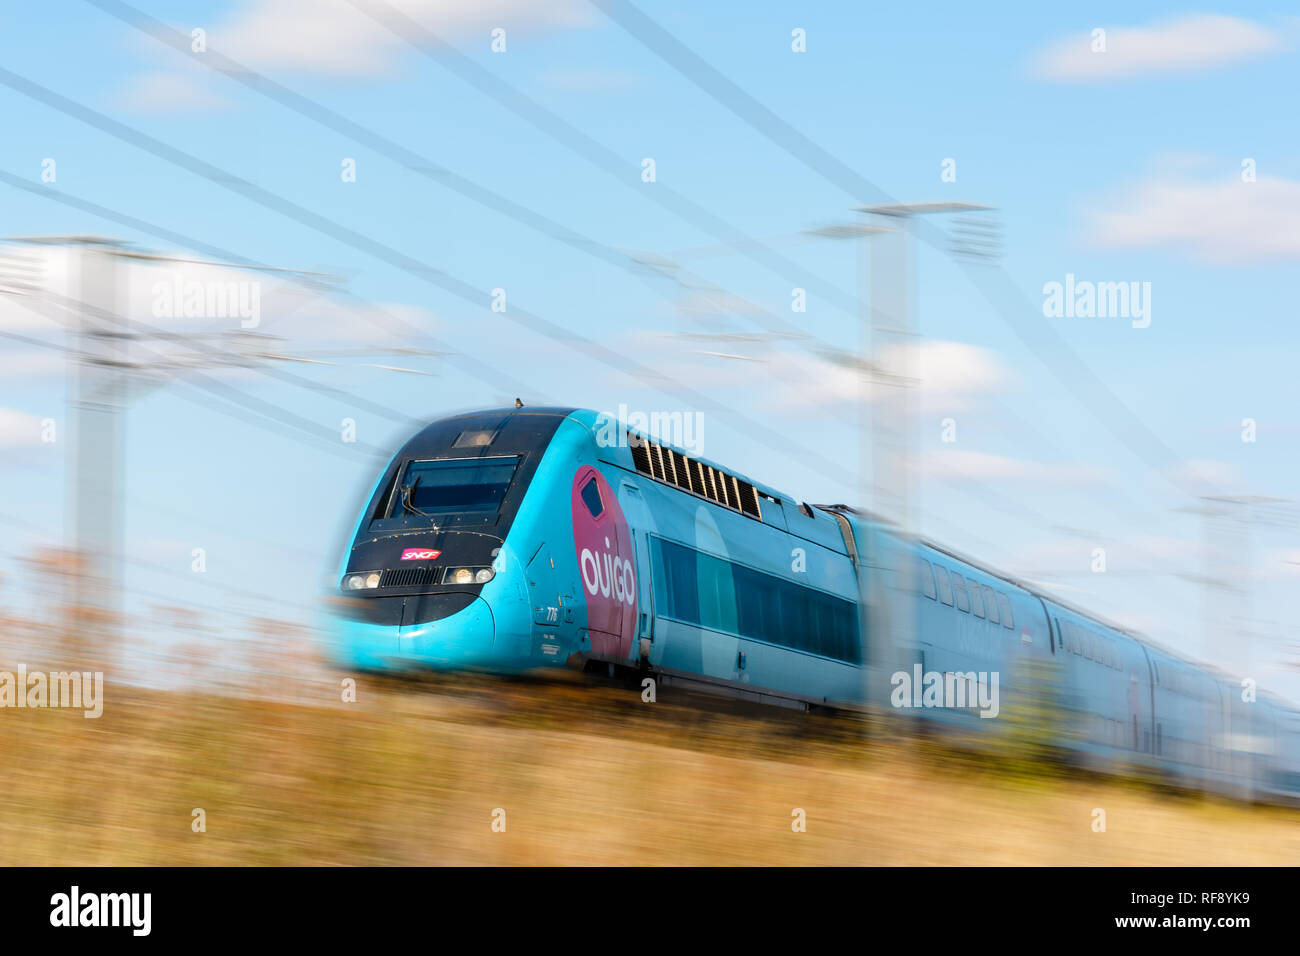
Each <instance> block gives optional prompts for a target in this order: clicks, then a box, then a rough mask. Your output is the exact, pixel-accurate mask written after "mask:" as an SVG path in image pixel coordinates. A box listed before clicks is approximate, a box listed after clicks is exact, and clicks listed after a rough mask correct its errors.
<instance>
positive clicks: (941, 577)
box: [934, 564, 952, 607]
mask: <svg viewBox="0 0 1300 956" xmlns="http://www.w3.org/2000/svg"><path fill="white" fill-rule="evenodd" d="M934 580H935V583H936V584H938V585H939V600H940V601H942V602H943V603H944V604H946V605H948V606H949V607H952V581H951V579H949V577H948V569H947V568H944V567H940V566H939V565H937V564H936V565H935V566H934Z"/></svg>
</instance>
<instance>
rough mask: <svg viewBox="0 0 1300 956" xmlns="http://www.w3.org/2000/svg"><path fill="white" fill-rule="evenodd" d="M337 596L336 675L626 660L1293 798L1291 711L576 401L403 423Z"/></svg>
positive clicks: (661, 673)
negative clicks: (1029, 736)
mask: <svg viewBox="0 0 1300 956" xmlns="http://www.w3.org/2000/svg"><path fill="white" fill-rule="evenodd" d="M338 587H339V592H338V594H337V595H336V600H335V602H334V603H335V605H336V606H337V608H338V610H337V612H336V613H335V614H334V615H332V617H331V624H330V627H331V630H332V634H333V637H334V646H335V651H336V658H337V659H338V660H339V661H340V662H341V663H343V664H345V665H346V666H349V667H357V668H362V669H372V670H392V669H405V668H408V667H413V666H419V667H434V668H447V669H466V668H483V669H490V670H494V671H505V672H518V671H525V670H531V669H534V668H538V667H547V666H579V667H584V668H588V669H591V668H600V669H608V671H609V672H610V673H615V672H627V671H633V670H634V671H641V672H645V673H646V674H648V675H652V676H654V677H655V679H656V680H657V681H659V682H660V683H661V684H662V683H676V684H685V685H692V686H694V687H697V688H703V689H706V690H709V691H712V692H716V693H722V694H731V695H736V696H742V697H747V698H751V699H754V700H759V701H764V702H770V703H776V704H783V705H789V706H796V707H804V708H828V709H835V708H860V707H863V706H867V705H876V706H879V707H889V708H896V709H898V710H899V711H901V712H905V713H907V714H908V715H909V716H910V717H913V718H916V719H919V720H923V721H926V722H927V723H928V724H929V725H931V726H934V727H936V728H940V729H943V730H945V731H951V732H954V733H958V734H963V735H974V736H977V737H983V738H993V737H995V736H996V735H997V734H998V733H1010V732H1012V730H1013V729H1016V730H1018V731H1019V732H1024V730H1025V728H1026V726H1028V727H1029V728H1030V730H1031V731H1033V732H1035V733H1036V734H1037V737H1036V739H1038V740H1042V739H1046V740H1048V741H1049V742H1050V743H1051V744H1052V745H1053V746H1055V747H1059V748H1060V749H1061V750H1063V751H1067V752H1069V753H1071V754H1073V755H1075V756H1076V757H1077V758H1079V759H1081V760H1083V761H1085V762H1087V763H1089V764H1093V765H1096V766H1099V767H1102V768H1106V769H1113V768H1142V769H1146V770H1148V771H1153V772H1156V773H1158V774H1160V775H1161V776H1164V777H1167V778H1169V779H1171V780H1173V781H1175V782H1177V783H1179V784H1182V785H1186V786H1191V787H1197V788H1204V789H1208V790H1214V791H1220V792H1225V793H1229V794H1234V795H1240V796H1248V797H1251V798H1256V799H1281V800H1296V799H1300V712H1297V710H1296V709H1295V708H1293V707H1291V706H1288V705H1286V704H1285V703H1284V702H1282V701H1280V700H1278V699H1276V698H1273V697H1270V696H1268V695H1266V694H1263V693H1256V692H1255V691H1254V690H1253V688H1252V687H1251V686H1250V685H1249V683H1248V682H1239V681H1236V680H1233V679H1232V678H1230V677H1228V676H1227V675H1224V674H1221V673H1218V672H1216V671H1214V670H1212V669H1210V668H1207V667H1205V666H1203V665H1200V664H1197V663H1195V662H1193V661H1190V660H1187V659H1185V658H1182V657H1180V656H1178V655H1176V654H1174V653H1172V652H1170V651H1168V650H1165V649H1163V648H1160V647H1158V646H1156V645H1154V644H1152V643H1151V642H1149V641H1147V640H1145V639H1142V638H1140V637H1138V636H1136V635H1134V634H1133V633H1131V632H1129V631H1126V630H1123V629H1121V628H1118V627H1115V626H1113V625H1110V624H1107V623H1105V622H1103V621H1101V620H1099V619H1098V618H1097V617H1095V616H1093V615H1090V614H1088V613H1086V612H1085V611H1083V610H1080V609H1078V608H1075V607H1072V606H1070V605H1067V604H1064V603H1062V602H1060V601H1058V600H1056V599H1054V598H1051V597H1048V596H1046V595H1044V594H1040V593H1037V592H1036V591H1034V590H1033V589H1032V588H1031V587H1029V586H1027V585H1025V584H1024V583H1022V582H1018V581H1016V580H1014V579H1012V578H1010V577H1008V576H1006V575H1003V574H999V573H997V572H994V571H991V570H989V569H988V568H986V567H983V566H981V565H979V564H977V563H976V562H974V561H972V560H969V559H967V558H964V557H961V556H959V555H957V554H955V553H953V552H951V551H948V550H945V549H943V548H941V547H939V546H938V545H935V544H932V543H930V542H925V541H916V540H915V539H913V538H910V537H908V536H904V535H901V534H899V533H898V531H897V529H895V528H893V527H891V526H890V525H889V524H887V523H885V522H882V521H881V520H879V519H877V518H874V517H872V516H870V515H867V514H864V513H862V512H859V511H857V510H855V509H853V508H849V507H847V506H844V505H826V506H814V505H809V504H807V503H803V502H799V501H797V500H795V499H793V498H791V497H789V496H788V495H785V494H783V493H781V492H779V491H777V490H776V489H774V488H770V487H768V486H766V485H763V484H761V483H759V482H757V481H754V480H752V479H749V478H746V477H744V476H741V475H739V474H737V473H735V472H734V471H730V470H728V469H725V468H721V467H719V466H718V465H716V464H714V463H712V462H709V461H706V460H704V459H702V458H699V457H690V456H688V455H686V454H684V453H683V452H681V451H680V450H678V449H675V448H672V447H669V446H667V445H664V444H661V443H659V442H656V441H653V440H651V439H650V438H649V437H647V435H646V434H643V433H641V432H636V431H631V430H629V429H628V428H626V427H625V426H623V425H622V424H621V423H620V422H618V421H617V420H615V419H613V418H612V417H609V416H605V415H600V414H597V413H596V412H593V411H588V410H581V409H562V408H511V409H502V410H496V411H483V412H474V413H470V414H462V415H455V416H452V417H448V418H445V419H443V420H440V421H436V422H433V423H432V424H430V425H428V426H427V427H425V428H424V429H423V430H421V431H420V432H419V433H418V434H417V435H415V436H414V437H412V438H411V439H410V440H409V441H408V442H407V443H406V444H405V445H404V446H403V447H402V448H401V449H400V450H399V451H398V453H397V454H396V455H395V456H394V457H393V459H392V461H391V462H390V463H389V465H388V467H387V468H386V469H385V471H384V473H383V474H382V475H381V476H380V478H379V480H378V482H377V483H376V485H375V487H374V490H373V492H372V494H371V496H370V499H369V501H368V502H367V504H366V506H365V510H364V512H363V513H362V514H361V516H360V520H359V521H358V523H357V526H356V529H355V532H354V534H353V535H352V538H351V542H350V545H349V547H348V549H347V552H346V554H345V555H344V558H343V562H342V566H341V567H340V569H339V574H338ZM990 718H1001V719H990Z"/></svg>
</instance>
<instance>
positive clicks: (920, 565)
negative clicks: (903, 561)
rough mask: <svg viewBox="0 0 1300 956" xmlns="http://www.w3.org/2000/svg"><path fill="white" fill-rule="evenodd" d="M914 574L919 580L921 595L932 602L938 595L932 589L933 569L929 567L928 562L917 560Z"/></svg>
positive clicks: (923, 559) (921, 559) (922, 559)
mask: <svg viewBox="0 0 1300 956" xmlns="http://www.w3.org/2000/svg"><path fill="white" fill-rule="evenodd" d="M916 574H917V577H919V578H920V579H921V593H922V594H924V595H925V596H926V597H928V598H929V599H930V600H931V601H933V600H934V599H935V598H936V597H937V596H938V594H937V592H936V591H935V589H934V569H933V568H931V567H930V562H929V561H927V560H925V558H918V559H917V562H916Z"/></svg>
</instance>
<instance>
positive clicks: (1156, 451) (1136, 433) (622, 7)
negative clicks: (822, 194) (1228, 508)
mask: <svg viewBox="0 0 1300 956" xmlns="http://www.w3.org/2000/svg"><path fill="white" fill-rule="evenodd" d="M350 2H352V3H353V4H354V5H356V4H357V0H350ZM590 2H591V3H592V5H593V6H595V7H597V8H598V9H600V10H601V11H602V12H603V13H604V14H605V15H606V16H607V17H609V18H610V20H612V21H613V22H614V23H616V24H618V26H620V27H622V28H623V30H624V31H626V32H627V33H628V34H629V35H630V36H632V37H633V38H634V39H636V40H638V41H639V42H640V43H642V44H643V45H644V46H645V47H646V48H647V49H649V50H650V51H651V52H652V53H654V54H655V55H656V56H658V57H659V58H660V59H661V60H663V61H664V62H665V63H667V64H668V65H669V66H671V67H672V68H673V69H675V70H676V71H677V72H678V73H680V74H681V75H682V76H683V77H685V78H686V79H687V80H689V81H690V82H691V83H693V84H694V85H695V86H697V87H698V88H699V89H700V90H702V91H703V92H704V93H706V94H707V95H708V96H710V97H711V98H712V99H713V100H715V101H716V102H717V103H719V104H720V105H722V106H723V107H725V108H726V109H727V110H728V111H729V112H731V113H732V114H733V115H735V116H736V117H738V118H739V119H740V120H742V121H743V122H744V123H745V124H746V125H748V126H750V127H751V128H752V129H754V130H755V131H756V132H758V133H760V134H762V135H763V136H764V137H765V138H767V139H768V140H769V141H770V142H772V143H773V144H774V145H776V146H777V147H779V148H781V149H783V150H784V151H785V152H787V153H789V154H790V155H791V156H793V157H794V158H795V159H797V160H798V161H799V162H800V163H802V164H803V165H804V166H806V167H807V168H808V169H810V170H811V171H813V172H814V173H816V174H817V175H818V176H820V177H821V178H822V179H824V180H825V181H826V182H828V183H830V184H831V185H834V186H836V187H838V188H840V189H843V190H844V191H845V192H847V193H848V194H849V195H851V196H853V197H854V198H856V199H857V200H858V201H860V202H861V201H870V202H874V203H877V204H880V203H895V202H896V200H895V199H894V198H893V197H891V196H889V195H888V194H887V193H886V192H885V191H884V190H882V189H881V188H880V187H878V186H876V185H875V184H874V183H872V182H870V181H869V180H867V179H866V178H865V177H864V176H862V175H861V174H859V173H857V172H856V171H854V170H853V169H852V168H851V167H849V166H848V165H847V164H845V163H843V162H842V161H840V160H839V159H837V158H836V157H835V156H834V155H832V154H831V153H830V152H828V151H827V150H825V149H823V148H822V147H821V146H819V145H817V144H816V143H815V142H813V140H811V139H810V138H809V137H807V136H805V135H804V134H803V133H801V132H799V130H797V129H796V128H795V127H794V126H792V125H791V124H790V123H788V122H786V121H785V120H784V119H782V118H781V117H780V116H778V115H777V114H776V113H774V112H773V111H772V110H770V109H768V108H767V107H766V106H764V105H763V104H762V103H760V102H759V101H758V100H757V99H755V98H754V97H753V96H752V95H750V94H749V93H747V92H746V91H745V90H744V89H742V88H741V87H740V86H739V85H737V84H736V83H735V82H733V81H732V80H730V79H728V78H727V77H726V76H725V75H724V74H723V73H722V72H720V71H719V70H718V69H716V68H715V67H713V66H712V65H711V64H709V63H708V62H707V61H706V60H704V58H702V57H701V56H700V55H699V54H697V53H695V52H694V51H693V50H691V49H690V48H688V47H687V46H686V45H685V44H684V43H682V42H681V41H680V40H678V39H677V38H676V37H675V36H673V35H672V34H671V33H669V32H668V31H667V30H665V29H664V28H663V27H661V26H660V25H659V24H658V23H656V22H655V21H654V20H652V19H651V18H650V17H648V16H646V15H645V14H644V13H642V12H641V11H640V10H639V9H637V8H636V7H635V6H633V5H632V4H631V3H628V2H626V0H590ZM916 235H917V236H918V237H919V238H921V239H923V240H925V242H926V243H928V244H929V245H931V246H933V247H935V248H937V249H942V248H945V247H946V245H947V237H945V235H944V234H943V232H942V231H941V230H939V229H937V228H936V227H934V226H932V225H930V224H929V223H926V222H924V221H923V220H922V221H919V222H918V223H917V227H916ZM963 268H964V269H965V271H966V273H967V276H968V277H969V278H970V279H971V281H972V283H973V284H974V285H975V287H976V288H977V289H978V290H979V291H980V293H981V294H982V295H983V296H984V297H985V299H987V300H988V302H989V304H990V305H992V306H993V307H994V310H995V311H996V312H997V314H998V315H999V316H1000V317H1001V318H1002V319H1003V320H1004V321H1005V322H1006V323H1007V324H1008V325H1010V326H1011V329H1012V331H1013V332H1014V333H1015V334H1016V336H1017V337H1018V338H1019V339H1020V340H1021V341H1022V342H1023V343H1024V344H1025V345H1026V346H1027V347H1028V348H1029V350H1030V351H1031V352H1032V353H1033V354H1034V355H1035V357H1036V358H1038V360H1039V361H1040V362H1042V363H1043V364H1044V365H1045V366H1046V367H1047V369H1048V371H1049V372H1050V373H1051V374H1052V375H1053V376H1054V377H1055V378H1056V379H1057V380H1058V381H1059V382H1060V383H1061V384H1062V385H1063V386H1064V387H1065V388H1066V390H1067V391H1068V392H1070V393H1071V394H1072V395H1073V396H1074V397H1075V399H1076V400H1077V401H1078V402H1079V403H1080V404H1082V405H1083V406H1084V408H1085V409H1087V410H1088V411H1089V412H1090V413H1092V414H1093V415H1094V416H1095V417H1096V418H1097V420H1098V421H1100V422H1101V424H1102V425H1103V426H1104V427H1105V428H1106V429H1107V430H1108V431H1109V432H1110V433H1111V435H1112V436H1113V437H1115V438H1116V439H1117V440H1118V441H1119V442H1120V443H1121V444H1122V445H1124V447H1126V448H1127V449H1128V450H1129V451H1130V452H1131V453H1132V454H1133V455H1134V456H1135V457H1136V458H1137V459H1138V460H1140V461H1142V462H1144V463H1145V464H1147V466H1148V467H1150V468H1151V469H1152V470H1154V471H1155V472H1156V473H1157V474H1158V475H1160V476H1161V477H1162V478H1163V479H1164V480H1165V481H1167V482H1169V483H1170V484H1172V485H1174V486H1175V487H1177V488H1178V490H1179V491H1181V492H1183V493H1184V494H1188V495H1192V496H1195V495H1196V494H1197V493H1198V492H1199V489H1195V488H1193V487H1192V486H1191V485H1190V484H1189V483H1187V482H1184V481H1181V480H1179V476H1178V474H1177V472H1176V471H1175V466H1176V465H1177V464H1178V463H1179V462H1180V461H1181V459H1180V458H1179V456H1177V455H1176V454H1175V453H1174V452H1173V451H1172V450H1171V449H1170V448H1169V447H1168V446H1167V445H1165V443H1164V442H1163V441H1162V440H1161V439H1160V437H1159V436H1158V435H1157V434H1156V433H1155V432H1154V431H1153V430H1151V429H1150V428H1148V427H1147V426H1146V425H1145V424H1144V423H1143V422H1142V421H1141V419H1139V418H1138V417H1137V415H1136V414H1134V413H1133V411H1132V410H1131V409H1130V408H1129V407H1128V406H1127V405H1125V404H1124V403H1123V402H1122V401H1120V400H1119V398H1118V397H1117V396H1116V395H1115V394H1114V393H1113V392H1112V391H1110V389H1109V388H1108V387H1107V386H1106V385H1105V383H1103V382H1102V381H1101V379H1100V378H1098V377H1097V375H1096V373H1095V372H1093V371H1092V369H1091V368H1089V367H1088V366H1087V365H1086V364H1085V363H1084V362H1083V360H1082V359H1080V358H1079V356H1078V355H1077V354H1076V353H1075V352H1074V350H1073V349H1071V348H1070V347H1069V345H1068V344H1067V343H1066V341H1065V339H1064V338H1062V337H1061V335H1060V334H1059V333H1057V332H1056V331H1055V330H1054V329H1052V328H1051V326H1050V325H1049V324H1048V323H1046V322H1043V321H1042V320H1041V319H1042V316H1041V314H1035V313H1037V310H1035V309H1033V308H1032V306H1031V304H1030V303H1029V302H1028V301H1027V300H1026V299H1025V297H1024V294H1023V293H1021V292H1020V290H1019V289H1017V288H1016V287H1015V285H1014V283H1012V281H1011V278H1010V276H1008V275H1007V273H1006V271H1005V270H1004V269H1003V268H1001V267H1000V266H998V267H993V268H990V267H988V266H986V265H983V264H979V265H976V264H973V263H970V262H968V261H964V260H963ZM1031 315H1032V316H1033V320H1032V321H1031V319H1030V316H1031Z"/></svg>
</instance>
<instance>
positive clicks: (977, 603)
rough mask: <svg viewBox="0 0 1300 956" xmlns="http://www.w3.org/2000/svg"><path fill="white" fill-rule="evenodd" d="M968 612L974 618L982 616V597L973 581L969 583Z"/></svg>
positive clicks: (978, 587)
mask: <svg viewBox="0 0 1300 956" xmlns="http://www.w3.org/2000/svg"><path fill="white" fill-rule="evenodd" d="M970 612H971V613H972V614H974V615H975V616H976V617H983V616H984V597H983V595H982V594H981V593H980V586H979V585H978V584H976V583H975V582H974V581H972V582H971V583H970Z"/></svg>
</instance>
